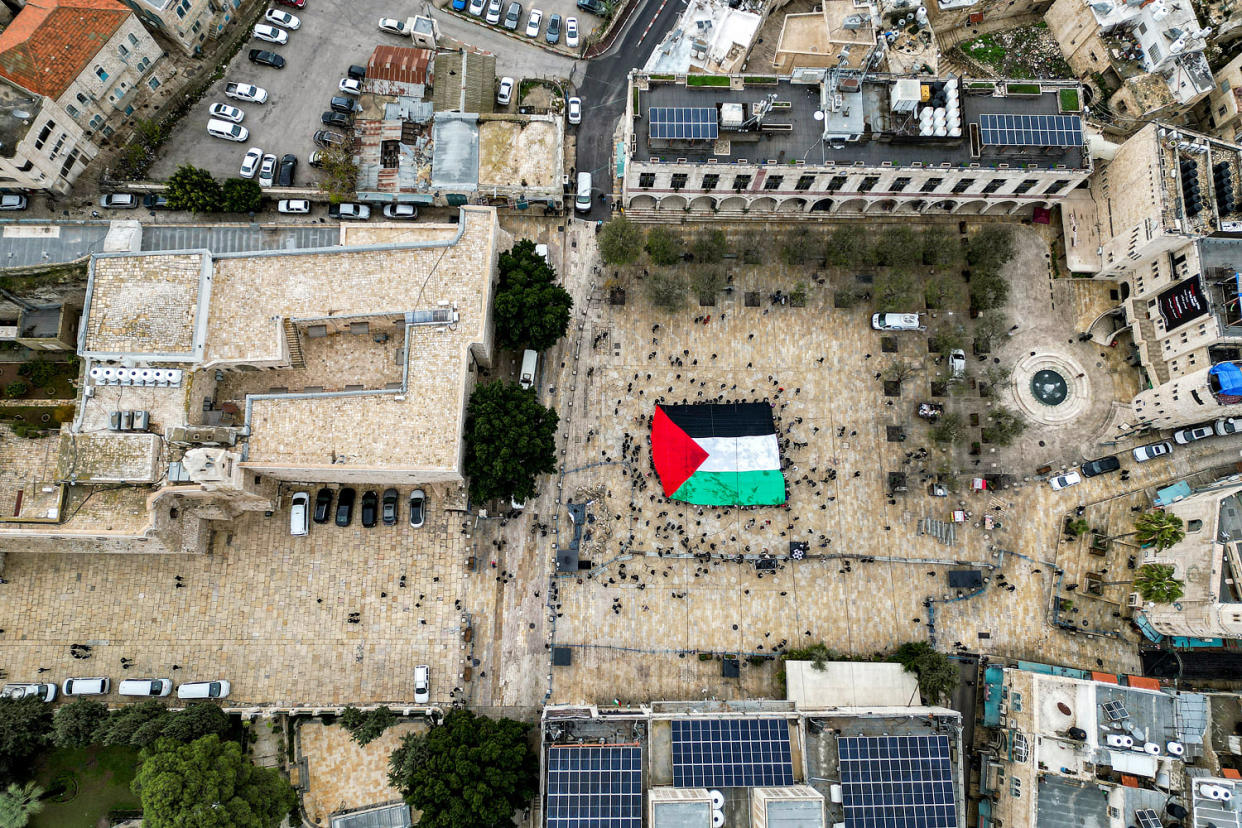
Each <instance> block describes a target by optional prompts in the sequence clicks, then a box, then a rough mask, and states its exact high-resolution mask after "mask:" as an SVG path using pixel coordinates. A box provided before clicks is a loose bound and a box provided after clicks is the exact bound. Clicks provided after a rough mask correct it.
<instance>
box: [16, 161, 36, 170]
mask: <svg viewBox="0 0 1242 828" xmlns="http://www.w3.org/2000/svg"><path fill="white" fill-rule="evenodd" d="M32 169H34V162H33V161H26V162H25V163H24V164H22V165H21V166H20V167H18V168H17V171H18V172H30V171H31V170H32Z"/></svg>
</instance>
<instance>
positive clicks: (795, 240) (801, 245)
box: [781, 230, 823, 266]
mask: <svg viewBox="0 0 1242 828" xmlns="http://www.w3.org/2000/svg"><path fill="white" fill-rule="evenodd" d="M821 250H823V244H822V243H821V242H820V241H819V239H817V238H816V237H815V236H813V235H811V234H810V233H808V232H807V231H806V230H798V231H796V232H794V233H791V234H790V235H789V236H787V237H786V238H785V243H784V244H782V245H781V261H783V262H784V263H785V264H787V265H791V266H797V265H804V264H806V263H807V262H809V261H811V259H812V258H814V257H815V256H817V255H818V254H819V252H820V251H821Z"/></svg>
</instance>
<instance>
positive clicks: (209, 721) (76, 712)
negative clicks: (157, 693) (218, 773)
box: [52, 698, 229, 747]
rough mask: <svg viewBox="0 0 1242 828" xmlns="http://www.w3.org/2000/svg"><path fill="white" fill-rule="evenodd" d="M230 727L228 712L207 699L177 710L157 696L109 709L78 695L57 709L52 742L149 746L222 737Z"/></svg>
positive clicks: (72, 744) (65, 744) (83, 745)
mask: <svg viewBox="0 0 1242 828" xmlns="http://www.w3.org/2000/svg"><path fill="white" fill-rule="evenodd" d="M228 729H229V717H228V714H226V713H225V712H224V711H223V710H221V709H220V708H219V707H217V706H216V705H214V704H208V703H206V702H200V703H199V704H192V705H190V706H189V707H187V708H185V709H184V710H176V711H174V710H169V709H168V708H167V707H165V706H164V703H163V702H161V701H159V700H158V699H147V700H146V701H142V702H139V703H137V704H128V705H125V706H124V707H119V708H117V709H116V710H113V711H111V712H109V710H108V708H107V706H106V705H104V704H102V703H100V702H97V701H95V700H93V699H87V698H78V699H75V700H74V701H72V702H71V703H69V704H67V705H64V706H63V707H60V708H58V709H57V710H56V714H55V717H54V722H53V728H52V741H53V742H54V743H55V744H56V745H57V746H58V747H85V746H86V745H90V744H96V743H98V744H104V745H129V746H132V747H146V746H147V745H149V744H151V743H152V742H154V741H155V740H156V739H159V738H161V737H168V738H171V739H175V740H176V741H178V742H192V741H194V740H195V739H198V738H200V737H202V736H206V735H208V734H209V733H215V734H217V735H221V736H222V735H224V733H225V732H226V731H228Z"/></svg>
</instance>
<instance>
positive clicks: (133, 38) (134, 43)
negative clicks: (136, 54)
mask: <svg viewBox="0 0 1242 828" xmlns="http://www.w3.org/2000/svg"><path fill="white" fill-rule="evenodd" d="M129 44H130V45H131V46H137V45H138V36H137V35H136V34H134V33H133V32H130V34H129Z"/></svg>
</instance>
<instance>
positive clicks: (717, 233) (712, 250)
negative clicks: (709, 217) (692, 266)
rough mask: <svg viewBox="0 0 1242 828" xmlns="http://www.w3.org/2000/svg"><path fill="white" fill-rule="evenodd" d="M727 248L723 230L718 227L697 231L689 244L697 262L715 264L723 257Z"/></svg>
mask: <svg viewBox="0 0 1242 828" xmlns="http://www.w3.org/2000/svg"><path fill="white" fill-rule="evenodd" d="M728 250H729V244H728V242H727V241H726V240H725V234H724V231H723V230H719V229H713V230H708V231H707V232H705V233H698V234H697V235H695V237H694V241H693V242H692V243H691V245H690V252H691V253H693V254H694V260H695V261H696V262H698V263H699V264H716V263H717V262H719V261H720V260H721V259H723V258H724V254H725V253H727V252H728Z"/></svg>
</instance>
